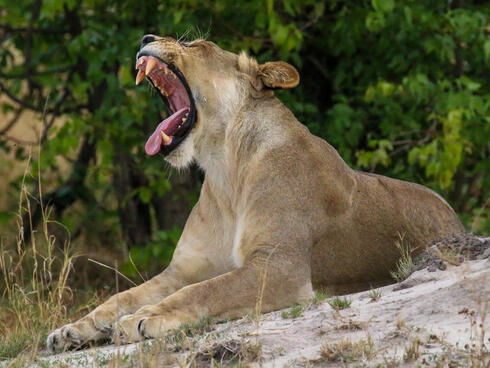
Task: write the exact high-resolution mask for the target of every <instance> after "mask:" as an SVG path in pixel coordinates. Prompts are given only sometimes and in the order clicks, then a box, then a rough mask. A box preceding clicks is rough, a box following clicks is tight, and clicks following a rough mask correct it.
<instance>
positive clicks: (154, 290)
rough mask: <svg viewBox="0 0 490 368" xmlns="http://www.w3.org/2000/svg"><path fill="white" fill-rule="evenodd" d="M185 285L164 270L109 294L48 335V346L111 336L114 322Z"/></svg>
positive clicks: (74, 344) (55, 347)
mask: <svg viewBox="0 0 490 368" xmlns="http://www.w3.org/2000/svg"><path fill="white" fill-rule="evenodd" d="M183 284H184V282H183V280H182V279H179V277H176V275H175V273H173V272H172V270H170V269H169V270H168V271H164V272H163V273H162V274H160V275H158V276H156V277H155V278H153V279H151V280H149V281H147V282H145V283H143V284H141V285H139V286H137V287H134V288H131V289H129V290H126V291H124V292H121V293H119V294H116V295H114V296H112V297H110V298H109V299H108V300H107V301H106V302H105V303H103V304H101V305H100V306H98V307H97V308H96V309H94V310H93V311H92V312H90V313H89V314H87V315H86V316H85V317H83V318H81V319H80V320H78V321H76V322H74V323H69V324H67V325H65V326H63V327H61V328H58V329H57V330H55V331H53V332H52V333H51V334H50V335H49V336H48V339H47V342H46V345H47V348H48V350H49V351H50V352H55V351H60V350H65V349H68V348H71V347H80V346H81V345H83V344H84V343H86V342H88V341H97V340H101V339H104V338H108V337H111V335H112V331H113V326H114V323H115V322H116V321H117V320H118V319H119V318H120V317H121V316H124V315H128V314H131V313H134V312H135V311H136V310H138V309H139V308H141V307H142V306H144V305H149V304H154V303H157V302H159V301H161V300H162V299H163V298H165V297H166V296H167V295H169V294H171V293H172V292H174V291H175V290H178V289H179V288H180V287H182V286H183Z"/></svg>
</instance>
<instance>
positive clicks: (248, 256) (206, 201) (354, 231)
mask: <svg viewBox="0 0 490 368" xmlns="http://www.w3.org/2000/svg"><path fill="white" fill-rule="evenodd" d="M136 67H137V69H138V75H137V77H136V83H137V84H138V83H139V82H141V80H142V79H143V78H145V77H146V78H147V80H148V81H149V82H150V83H151V84H152V85H153V86H154V87H155V88H156V90H157V91H159V93H160V95H161V96H162V97H163V99H164V101H165V102H166V103H168V105H169V108H170V111H171V112H172V115H171V116H170V117H168V118H167V119H165V120H163V121H162V122H161V123H160V124H159V125H158V126H157V128H156V130H155V131H154V133H153V134H152V135H151V136H150V138H149V139H148V141H147V142H146V146H145V149H146V152H147V153H148V154H149V155H155V154H157V153H158V152H160V153H163V154H164V155H165V159H166V160H167V161H168V162H170V163H171V164H172V165H174V166H176V167H179V168H184V167H186V166H188V165H189V164H190V163H191V162H192V161H195V162H197V163H198V165H199V166H200V167H201V168H202V169H203V170H204V172H205V180H204V184H203V186H202V190H201V196H200V198H199V202H198V203H197V204H196V206H195V207H194V209H193V210H192V213H191V215H190V216H189V219H188V221H187V223H186V225H185V228H184V232H183V234H182V237H181V239H180V241H179V243H178V245H177V248H176V250H175V253H174V256H173V259H172V262H171V264H170V265H169V266H168V267H167V268H166V269H165V270H164V271H163V272H162V273H161V274H160V275H158V276H156V277H154V278H153V279H151V280H149V281H147V282H145V283H143V284H142V285H139V286H137V287H134V288H132V289H129V290H127V291H124V292H122V293H119V294H117V295H114V296H112V297H111V298H109V300H107V301H106V302H105V303H104V304H102V305H100V306H99V307H97V308H96V309H95V310H94V311H92V312H91V313H89V314H88V315H87V316H85V317H83V318H82V319H80V320H79V321H77V322H74V323H71V324H68V325H66V326H63V327H61V328H59V329H57V330H55V331H54V332H52V333H51V334H50V335H49V337H48V340H47V345H48V348H49V349H50V350H51V351H55V350H59V349H65V348H68V347H70V346H80V345H81V344H83V343H85V342H87V341H89V340H99V339H101V338H106V337H108V336H111V333H112V334H113V336H116V337H118V338H121V341H123V342H132V341H139V340H141V339H143V338H153V337H160V336H163V335H164V334H165V332H166V331H167V330H169V329H172V328H176V327H178V326H179V325H180V324H182V323H184V322H192V321H196V320H198V319H200V318H201V317H204V316H212V317H217V318H220V319H223V318H236V317H240V316H243V315H244V314H246V313H248V312H250V311H251V310H253V309H254V307H255V305H256V302H257V296H258V294H259V293H260V294H261V297H262V302H261V303H262V304H261V310H262V311H263V312H266V311H271V310H276V309H280V308H284V307H287V306H290V305H291V304H293V303H297V302H299V301H301V300H305V299H308V298H310V297H311V296H312V295H313V286H321V287H326V288H328V289H329V290H331V291H332V292H335V293H343V292H347V291H353V290H360V289H363V288H368V287H369V286H370V285H381V284H384V283H388V282H390V278H389V271H390V270H393V269H394V268H395V265H396V261H397V260H398V258H399V256H400V252H399V250H398V249H397V248H396V246H395V243H396V242H397V241H399V238H400V237H404V239H403V241H404V243H405V244H407V245H410V246H411V248H412V249H414V250H415V251H416V252H417V251H421V250H422V249H423V248H424V246H425V245H427V244H428V243H429V242H430V241H431V240H432V239H434V238H435V237H440V236H445V235H448V234H451V233H461V232H463V231H464V229H463V226H462V225H461V223H460V221H459V220H458V217H457V216H456V214H455V213H454V211H453V210H452V209H451V208H450V206H449V205H448V204H447V203H446V202H445V201H444V200H443V199H442V198H441V197H440V196H439V195H437V194H436V193H434V192H433V191H431V190H429V189H427V188H425V187H423V186H420V185H417V184H412V183H408V182H403V181H400V180H395V179H390V178H387V177H383V176H379V175H373V174H367V173H363V172H359V171H355V170H352V169H351V168H349V167H348V166H347V164H346V163H345V162H344V161H343V160H342V158H341V157H340V156H339V154H338V153H337V151H336V150H335V149H334V148H333V147H332V146H330V145H329V144H328V143H327V142H325V141H324V140H322V139H320V138H318V137H316V136H314V135H312V134H310V132H309V131H308V129H307V128H306V127H305V126H304V125H302V124H300V123H299V122H298V121H297V120H296V118H295V117H294V115H293V114H292V113H291V111H289V109H287V108H286V107H285V106H284V105H283V104H282V103H281V102H280V101H279V100H278V99H277V98H276V97H275V96H274V91H273V90H274V89H276V88H292V87H295V86H296V85H297V84H298V83H299V75H298V72H297V71H296V69H295V68H294V67H292V66H291V65H289V64H287V63H284V62H268V63H265V64H261V65H259V64H258V63H257V62H256V61H255V60H254V59H252V58H250V57H248V56H247V55H246V54H245V53H242V54H240V55H236V54H233V53H231V52H227V51H224V50H222V49H221V48H219V47H218V46H216V45H215V44H214V43H212V42H209V41H204V40H196V41H194V42H179V41H177V40H175V39H172V38H170V37H158V36H154V35H147V36H145V37H143V39H142V46H141V49H140V50H139V52H138V54H137V62H136Z"/></svg>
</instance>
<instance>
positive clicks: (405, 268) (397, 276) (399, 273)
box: [390, 234, 415, 282]
mask: <svg viewBox="0 0 490 368" xmlns="http://www.w3.org/2000/svg"><path fill="white" fill-rule="evenodd" d="M398 236H399V238H400V239H399V240H397V241H396V242H395V246H396V247H397V248H398V250H399V251H400V254H401V256H400V259H399V260H398V262H397V264H396V270H394V271H390V275H391V277H392V278H393V279H394V280H396V281H397V282H402V281H403V280H405V279H406V278H407V277H408V276H410V274H411V273H412V272H413V270H414V269H415V266H414V263H413V260H412V256H411V249H410V246H409V245H405V244H404V243H403V240H404V236H403V235H400V234H399V235H398Z"/></svg>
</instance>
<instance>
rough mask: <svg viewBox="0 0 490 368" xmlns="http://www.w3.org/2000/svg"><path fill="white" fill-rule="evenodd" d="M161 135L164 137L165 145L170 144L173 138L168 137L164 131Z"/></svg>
mask: <svg viewBox="0 0 490 368" xmlns="http://www.w3.org/2000/svg"><path fill="white" fill-rule="evenodd" d="M160 134H161V135H162V139H163V143H165V144H167V143H170V141H171V140H172V138H170V137H169V136H168V135H166V134H165V132H164V131H163V130H161V131H160Z"/></svg>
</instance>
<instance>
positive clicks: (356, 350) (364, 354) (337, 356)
mask: <svg viewBox="0 0 490 368" xmlns="http://www.w3.org/2000/svg"><path fill="white" fill-rule="evenodd" d="M376 353H377V352H376V351H375V349H374V342H373V340H372V339H371V337H370V336H368V337H367V339H366V340H359V341H357V342H354V343H353V342H351V341H350V340H345V339H344V340H340V341H339V342H337V343H328V342H327V343H324V344H323V345H322V347H321V349H320V354H321V357H322V358H323V359H325V360H326V361H329V362H342V363H347V362H353V361H358V360H360V359H367V360H371V359H372V358H374V357H375V356H376Z"/></svg>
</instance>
